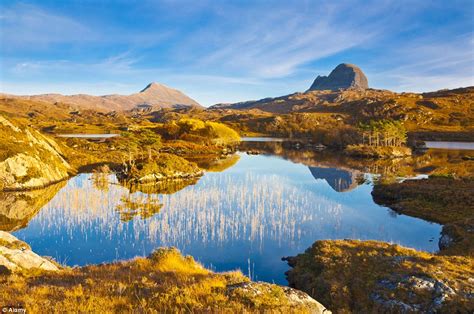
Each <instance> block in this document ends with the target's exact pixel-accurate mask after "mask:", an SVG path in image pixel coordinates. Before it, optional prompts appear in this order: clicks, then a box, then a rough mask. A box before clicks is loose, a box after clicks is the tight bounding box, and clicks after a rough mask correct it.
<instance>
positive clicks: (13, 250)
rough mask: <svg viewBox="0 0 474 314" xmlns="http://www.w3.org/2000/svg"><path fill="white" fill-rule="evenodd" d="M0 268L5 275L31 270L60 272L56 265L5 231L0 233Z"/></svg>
mask: <svg viewBox="0 0 474 314" xmlns="http://www.w3.org/2000/svg"><path fill="white" fill-rule="evenodd" d="M0 266H2V267H1V268H2V270H3V271H2V272H3V273H6V272H7V273H9V272H17V271H22V270H29V269H41V270H47V271H57V270H59V267H58V266H57V265H56V264H54V263H52V262H51V261H49V260H47V259H46V258H44V257H41V256H39V255H38V254H36V253H34V252H33V251H31V249H30V247H29V246H28V244H26V243H24V242H22V241H20V240H18V239H17V238H16V237H14V236H12V235H11V234H9V233H8V232H4V231H0Z"/></svg>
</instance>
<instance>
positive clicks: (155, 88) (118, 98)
mask: <svg viewBox="0 0 474 314" xmlns="http://www.w3.org/2000/svg"><path fill="white" fill-rule="evenodd" d="M0 96H3V97H7V98H20V99H28V100H36V101H42V102H46V103H52V104H55V103H64V104H68V105H72V106H75V107H77V108H78V109H92V110H97V111H105V112H109V111H128V110H132V109H134V108H136V107H137V106H139V105H147V106H150V107H152V108H182V107H198V108H202V106H201V105H200V104H199V103H198V102H197V101H195V100H194V99H192V98H190V97H189V96H187V95H186V94H184V93H183V92H181V91H180V90H177V89H174V88H171V87H168V86H166V85H164V84H160V83H156V82H151V83H149V84H148V85H147V86H146V87H145V88H144V89H142V90H141V91H140V92H138V93H133V94H130V95H121V94H109V95H102V96H95V95H88V94H74V95H63V94H60V93H47V94H39V95H13V94H4V93H2V94H0Z"/></svg>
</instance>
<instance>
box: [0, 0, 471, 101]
mask: <svg viewBox="0 0 474 314" xmlns="http://www.w3.org/2000/svg"><path fill="white" fill-rule="evenodd" d="M339 63H352V64H356V65H358V66H359V67H360V68H361V69H362V70H363V71H364V73H365V74H366V75H367V77H368V80H369V85H370V87H373V88H381V89H390V90H394V91H413V92H422V91H432V90H438V89H443V88H456V87H464V86H472V85H474V1H473V0H465V1H457V0H449V1H444V0H443V1H436V0H431V1H415V0H411V1H408V0H407V1H403V0H398V1H388V0H378V1H370V0H367V1H362V0H360V1H348V0H338V1H316V0H313V1H298V0H293V1H256V0H255V1H244V0H241V1H223V0H222V1H205V0H202V1H178V0H174V1H171V0H165V1H146V0H141V1H138V0H128V1H125V0H115V1H111V0H102V1H93V0H82V1H72V0H70V1H67V0H63V1H49V0H39V1H9V0H2V1H0V92H3V93H11V94H20V95H27V94H40V93H51V92H56V93H62V94H79V93H85V94H92V95H104V94H131V93H135V92H138V91H140V90H141V89H143V88H144V87H145V86H146V85H147V84H148V83H150V82H159V83H162V84H165V85H167V86H170V87H173V88H176V89H179V90H181V91H183V92H184V93H186V94H187V95H189V96H190V97H192V98H194V99H195V100H197V101H198V102H199V103H201V104H202V105H204V106H209V105H212V104H216V103H229V102H238V101H245V100H251V99H260V98H265V97H275V96H281V95H285V94H289V93H293V92H297V91H300V92H303V91H305V90H307V89H308V88H309V86H310V85H311V83H312V81H313V80H314V79H315V78H316V76H318V75H328V74H329V72H330V71H331V70H332V69H333V68H334V67H335V66H337V65H338V64H339Z"/></svg>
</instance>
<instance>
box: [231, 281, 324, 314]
mask: <svg viewBox="0 0 474 314" xmlns="http://www.w3.org/2000/svg"><path fill="white" fill-rule="evenodd" d="M227 295H228V296H229V297H230V298H231V299H232V298H235V299H237V300H244V302H245V303H247V304H250V305H255V306H258V305H259V304H261V303H262V302H268V301H269V300H271V303H272V305H273V306H274V307H276V308H279V309H280V310H282V309H284V308H285V309H287V310H289V311H291V312H293V311H298V310H299V311H303V312H307V313H312V314H320V313H325V314H330V313H332V312H331V311H329V310H328V309H326V308H325V307H324V306H323V305H322V304H321V303H319V302H318V301H316V300H315V299H313V298H312V297H310V296H309V295H308V294H306V293H305V292H302V291H299V290H296V289H293V288H290V287H283V286H278V285H275V284H270V283H267V282H241V283H237V284H232V285H228V286H227Z"/></svg>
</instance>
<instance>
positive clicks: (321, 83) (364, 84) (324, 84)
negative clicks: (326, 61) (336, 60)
mask: <svg viewBox="0 0 474 314" xmlns="http://www.w3.org/2000/svg"><path fill="white" fill-rule="evenodd" d="M348 88H356V89H367V88H369V82H368V80H367V77H366V76H365V74H364V72H362V70H361V69H360V68H359V67H358V66H356V65H354V64H349V63H341V64H339V65H338V66H337V67H335V68H334V70H332V71H331V73H330V74H329V76H318V77H317V78H316V79H315V80H314V82H313V84H312V85H311V87H310V88H309V90H310V91H312V90H338V89H348Z"/></svg>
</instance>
